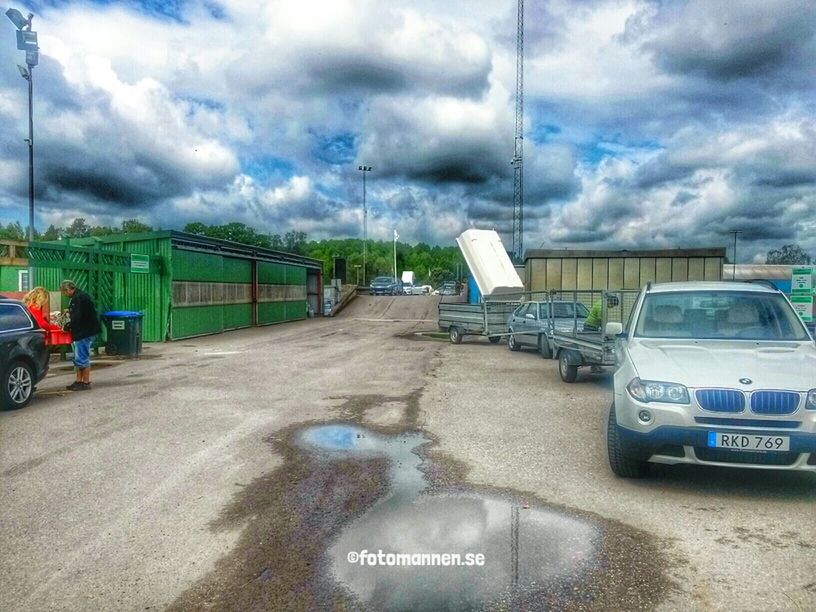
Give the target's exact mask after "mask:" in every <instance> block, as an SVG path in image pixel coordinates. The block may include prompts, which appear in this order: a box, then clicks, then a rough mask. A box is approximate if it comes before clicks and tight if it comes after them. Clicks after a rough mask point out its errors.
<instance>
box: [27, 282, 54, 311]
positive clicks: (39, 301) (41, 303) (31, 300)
mask: <svg viewBox="0 0 816 612" xmlns="http://www.w3.org/2000/svg"><path fill="white" fill-rule="evenodd" d="M49 299H50V296H49V295H48V291H46V290H45V288H44V287H34V288H33V289H32V290H31V291H29V292H28V293H26V295H25V297H24V298H23V303H24V304H25V305H26V306H36V307H37V308H40V309H42V308H44V307H45V305H46V304H47V303H48V301H49Z"/></svg>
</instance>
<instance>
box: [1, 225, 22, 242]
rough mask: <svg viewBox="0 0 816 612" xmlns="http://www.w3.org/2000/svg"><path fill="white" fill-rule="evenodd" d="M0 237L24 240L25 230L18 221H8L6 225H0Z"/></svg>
mask: <svg viewBox="0 0 816 612" xmlns="http://www.w3.org/2000/svg"><path fill="white" fill-rule="evenodd" d="M0 238H2V239H3V240H25V239H26V232H25V230H24V229H23V226H22V225H20V223H19V222H18V221H15V222H14V223H9V224H8V225H6V227H0Z"/></svg>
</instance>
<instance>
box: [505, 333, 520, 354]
mask: <svg viewBox="0 0 816 612" xmlns="http://www.w3.org/2000/svg"><path fill="white" fill-rule="evenodd" d="M507 331H509V332H510V335H509V336H507V348H509V349H510V350H511V351H518V350H520V349H521V347H520V346H519V343H518V341H517V340H516V337H515V336H514V335H513V330H512V329H508V330H507Z"/></svg>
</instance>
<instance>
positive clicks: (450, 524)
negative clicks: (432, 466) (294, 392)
mask: <svg viewBox="0 0 816 612" xmlns="http://www.w3.org/2000/svg"><path fill="white" fill-rule="evenodd" d="M296 440H297V443H298V445H300V446H302V447H303V448H305V449H310V450H311V451H317V452H318V454H319V455H320V457H321V458H322V459H324V460H326V461H333V460H340V459H348V458H351V457H355V458H361V459H365V458H374V457H387V458H388V459H389V471H388V492H387V493H386V494H385V495H384V496H383V497H382V498H381V499H380V500H379V501H377V502H376V503H375V504H374V505H373V506H372V507H371V508H370V509H369V510H368V511H367V512H365V513H364V514H363V515H362V516H360V517H359V518H357V519H356V520H355V521H353V522H351V523H350V524H348V525H347V526H346V527H345V528H344V529H343V530H342V531H341V532H340V534H339V535H338V536H337V537H336V538H335V539H334V541H333V542H332V544H331V546H330V547H329V549H328V551H327V553H326V554H327V556H328V562H329V565H330V568H331V572H332V574H333V576H334V578H335V579H336V580H337V581H339V582H340V583H341V584H342V585H343V586H345V588H347V589H348V590H349V591H351V593H352V594H353V595H354V596H355V597H356V598H358V599H359V600H360V601H361V602H362V603H363V604H365V605H366V606H367V607H370V608H373V609H387V610H461V609H484V608H499V609H506V608H507V607H508V606H509V607H515V606H516V605H518V604H521V605H522V607H525V603H524V602H527V604H528V605H529V604H531V603H533V602H536V603H537V604H538V605H541V604H545V605H546V607H554V608H562V607H565V606H567V607H569V606H578V607H581V604H582V603H586V602H587V601H588V600H589V599H591V598H592V597H593V590H592V589H588V588H586V585H587V584H588V583H589V582H592V581H591V580H589V578H588V577H589V574H591V573H592V572H593V571H595V570H598V569H600V566H601V565H602V562H603V556H602V555H601V554H600V553H601V549H602V546H603V542H602V539H603V538H602V535H603V534H602V530H601V529H600V528H599V527H598V526H597V525H595V524H594V523H592V522H591V521H589V520H587V519H585V518H581V517H575V516H571V515H569V514H568V513H565V512H562V511H559V510H555V509H549V508H546V507H541V506H532V507H530V506H527V505H525V504H523V503H520V502H518V501H514V500H513V499H509V498H504V497H501V496H498V495H485V494H479V493H469V492H468V493H463V492H457V491H448V492H445V491H438V490H432V489H431V488H430V487H429V485H428V482H427V481H426V478H425V473H424V472H423V470H422V467H423V465H422V459H421V457H420V455H419V453H418V452H417V451H418V449H419V447H421V446H422V445H423V444H426V443H428V442H429V440H427V439H425V438H423V437H422V436H421V435H419V434H402V435H394V436H386V435H380V434H377V433H374V432H371V431H369V430H366V429H365V428H362V427H357V426H353V425H344V424H329V425H320V426H315V427H310V428H308V429H305V430H303V431H302V432H300V433H299V435H298V436H297V438H296ZM456 555H458V557H457V556H456ZM542 597H544V598H545V600H544V601H542ZM535 607H538V606H535Z"/></svg>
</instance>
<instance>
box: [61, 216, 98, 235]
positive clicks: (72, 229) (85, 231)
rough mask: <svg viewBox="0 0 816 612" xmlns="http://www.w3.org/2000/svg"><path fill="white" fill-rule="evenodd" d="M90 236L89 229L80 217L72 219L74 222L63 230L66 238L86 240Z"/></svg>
mask: <svg viewBox="0 0 816 612" xmlns="http://www.w3.org/2000/svg"><path fill="white" fill-rule="evenodd" d="M90 235H91V227H90V226H89V225H88V223H87V222H86V221H85V219H83V218H82V217H78V218H76V219H74V221H73V222H72V223H71V225H69V226H68V227H66V228H65V231H64V236H66V237H67V238H87V237H88V236H90Z"/></svg>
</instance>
